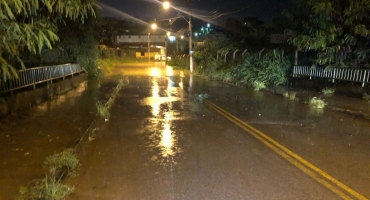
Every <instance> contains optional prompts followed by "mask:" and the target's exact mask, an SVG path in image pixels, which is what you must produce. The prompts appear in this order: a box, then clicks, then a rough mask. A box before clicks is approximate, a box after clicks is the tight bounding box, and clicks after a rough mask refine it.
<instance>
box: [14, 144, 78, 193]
mask: <svg viewBox="0 0 370 200" xmlns="http://www.w3.org/2000/svg"><path fill="white" fill-rule="evenodd" d="M44 166H46V167H48V170H49V175H46V176H45V178H44V179H35V180H32V181H31V182H30V183H28V184H27V186H21V187H20V188H19V190H18V193H17V195H16V196H15V199H16V200H31V199H35V200H37V199H40V200H41V199H42V200H56V199H65V198H66V197H67V196H68V195H70V194H71V193H72V192H73V191H74V187H73V186H69V185H65V184H63V183H62V179H63V174H65V172H63V169H66V172H67V175H72V176H73V175H77V169H78V167H79V166H80V163H79V160H78V158H77V156H76V154H75V151H74V150H73V149H66V150H64V151H63V152H61V153H57V154H54V155H52V156H49V157H47V158H46V159H45V161H44Z"/></svg>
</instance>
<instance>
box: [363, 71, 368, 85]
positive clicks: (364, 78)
mask: <svg viewBox="0 0 370 200" xmlns="http://www.w3.org/2000/svg"><path fill="white" fill-rule="evenodd" d="M366 72H368V70H364V77H363V78H362V87H364V86H365V80H366Z"/></svg>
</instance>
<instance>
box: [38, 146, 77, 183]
mask: <svg viewBox="0 0 370 200" xmlns="http://www.w3.org/2000/svg"><path fill="white" fill-rule="evenodd" d="M79 165H80V164H79V161H78V158H77V156H76V154H75V151H74V149H66V150H64V151H63V152H61V153H57V154H54V155H52V156H48V157H47V158H46V159H45V161H44V166H46V167H48V168H49V172H50V174H51V175H53V176H57V177H58V175H59V174H60V173H62V171H61V170H63V169H67V170H68V175H70V176H77V175H78V173H77V169H78V167H79Z"/></svg>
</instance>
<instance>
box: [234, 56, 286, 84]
mask: <svg viewBox="0 0 370 200" xmlns="http://www.w3.org/2000/svg"><path fill="white" fill-rule="evenodd" d="M289 67H290V62H289V60H288V57H286V56H285V55H284V52H280V51H278V50H273V51H271V52H268V53H267V54H265V55H263V56H262V57H261V58H259V54H257V53H255V54H251V55H249V56H247V57H246V58H245V59H244V60H243V62H241V63H239V64H238V65H236V66H235V67H233V69H232V74H233V77H234V80H235V81H237V82H238V83H239V84H241V85H252V86H254V85H255V84H256V83H265V85H266V86H268V85H281V84H285V83H286V81H287V71H288V69H289Z"/></svg>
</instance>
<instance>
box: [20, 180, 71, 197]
mask: <svg viewBox="0 0 370 200" xmlns="http://www.w3.org/2000/svg"><path fill="white" fill-rule="evenodd" d="M73 191H74V187H71V186H68V185H64V184H62V183H61V181H60V179H59V180H56V179H55V177H50V178H48V177H45V178H44V179H41V180H33V181H31V182H30V183H29V184H28V185H27V186H21V187H20V188H19V190H18V193H17V195H16V197H15V199H16V200H30V199H44V200H56V199H65V198H66V197H67V196H68V195H70V194H71V193H72V192H73Z"/></svg>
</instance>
